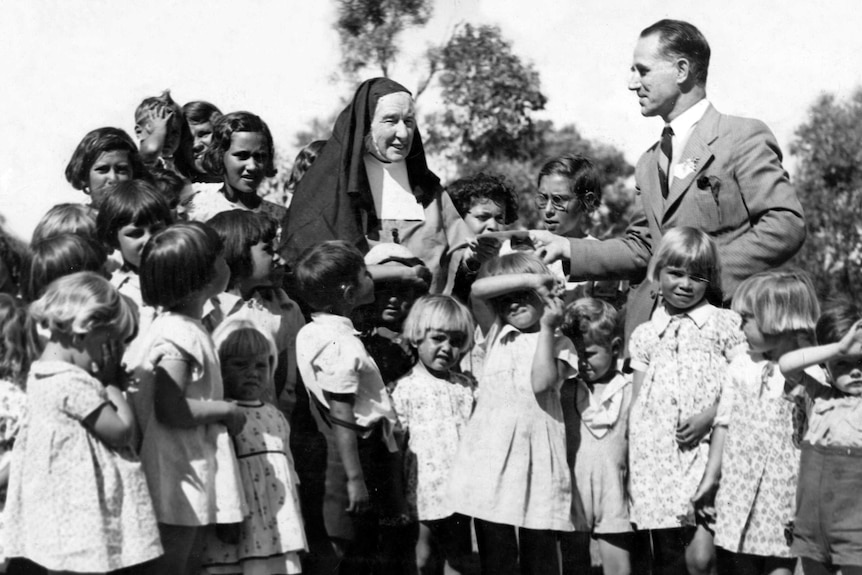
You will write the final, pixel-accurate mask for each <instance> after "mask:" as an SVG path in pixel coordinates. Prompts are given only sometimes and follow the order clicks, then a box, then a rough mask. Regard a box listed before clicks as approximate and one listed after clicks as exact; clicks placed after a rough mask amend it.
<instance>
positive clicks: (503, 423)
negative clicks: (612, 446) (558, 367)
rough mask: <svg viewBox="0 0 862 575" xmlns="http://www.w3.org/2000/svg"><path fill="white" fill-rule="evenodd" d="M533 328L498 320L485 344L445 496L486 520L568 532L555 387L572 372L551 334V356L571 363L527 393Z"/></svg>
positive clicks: (567, 483)
mask: <svg viewBox="0 0 862 575" xmlns="http://www.w3.org/2000/svg"><path fill="white" fill-rule="evenodd" d="M538 338H539V333H538V332H536V333H523V332H521V331H518V330H517V329H516V328H514V327H512V326H511V325H508V324H505V325H501V322H499V320H498V322H497V323H496V324H495V325H494V326H493V327H492V332H490V333H489V337H488V338H487V339H486V342H487V344H488V346H489V347H488V351H487V355H486V356H485V361H484V367H483V370H482V377H481V379H480V380H479V389H478V391H477V399H476V410H475V411H474V412H473V417H472V418H471V419H470V421H469V422H468V423H467V427H466V429H465V430H464V433H463V437H462V439H461V446H460V448H459V450H458V454H457V456H456V457H455V462H454V464H453V466H452V477H451V481H450V489H449V494H450V498H451V503H452V507H453V509H454V510H455V511H457V512H459V513H463V514H464V515H469V516H472V517H476V518H479V519H484V520H486V521H491V522H494V523H502V524H504V525H513V526H517V527H526V528H528V529H542V530H545V529H553V530H557V531H572V529H573V526H572V521H571V516H570V513H571V504H572V484H571V478H570V473H569V469H568V464H567V462H566V432H565V428H564V424H563V413H562V407H561V405H560V386H561V384H562V382H563V381H564V380H565V379H566V378H568V377H571V376H572V375H574V373H575V369H576V366H577V357H576V354H575V350H574V347H573V346H572V343H571V342H570V341H569V340H568V338H566V337H564V336H562V335H557V336H556V339H555V345H554V349H555V352H554V355H555V357H556V358H557V359H558V360H561V361H563V362H564V363H567V364H568V365H569V366H571V369H570V370H563V371H564V372H566V373H563V374H561V378H560V381H559V382H557V385H556V387H555V388H553V389H551V390H548V391H547V392H545V393H542V394H539V395H538V396H537V395H536V394H535V393H533V388H532V384H531V380H530V371H531V368H532V364H533V355H534V354H535V352H536V346H537V344H538Z"/></svg>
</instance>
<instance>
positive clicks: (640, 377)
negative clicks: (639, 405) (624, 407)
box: [631, 369, 646, 405]
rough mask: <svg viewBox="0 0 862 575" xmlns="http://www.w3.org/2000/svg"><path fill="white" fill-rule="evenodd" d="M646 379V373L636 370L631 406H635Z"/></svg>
mask: <svg viewBox="0 0 862 575" xmlns="http://www.w3.org/2000/svg"><path fill="white" fill-rule="evenodd" d="M644 377H646V372H645V371H641V370H639V369H636V370H634V371H633V372H632V401H631V404H632V405H634V404H635V400H636V399H637V398H638V392H640V390H641V385H643V382H644Z"/></svg>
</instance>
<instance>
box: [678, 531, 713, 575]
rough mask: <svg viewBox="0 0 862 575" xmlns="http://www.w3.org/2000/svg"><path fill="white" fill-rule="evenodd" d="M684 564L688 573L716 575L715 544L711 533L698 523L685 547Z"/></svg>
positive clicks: (693, 574)
mask: <svg viewBox="0 0 862 575" xmlns="http://www.w3.org/2000/svg"><path fill="white" fill-rule="evenodd" d="M685 565H686V567H687V568H688V572H689V574H690V575H716V569H715V544H714V543H713V541H712V533H710V532H709V531H707V530H706V528H705V527H704V526H703V525H698V526H697V529H696V531H695V532H694V537H692V539H691V542H689V544H688V546H686V548H685Z"/></svg>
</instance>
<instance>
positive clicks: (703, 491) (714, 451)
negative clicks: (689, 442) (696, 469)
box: [691, 425, 727, 509]
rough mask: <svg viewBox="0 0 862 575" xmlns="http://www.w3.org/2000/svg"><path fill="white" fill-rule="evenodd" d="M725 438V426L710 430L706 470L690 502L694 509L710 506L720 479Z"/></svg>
mask: <svg viewBox="0 0 862 575" xmlns="http://www.w3.org/2000/svg"><path fill="white" fill-rule="evenodd" d="M726 437H727V426H725V425H717V426H715V429H713V430H712V437H711V439H710V443H709V459H707V461H706V469H705V470H704V472H703V478H702V479H701V480H700V485H699V486H698V488H697V491H695V493H694V496H693V497H692V498H691V502H692V504H693V505H694V507H695V508H696V509H697V508H701V507H703V506H704V505H707V506H711V505H712V499H713V497H714V496H715V491H716V489H718V482H719V480H720V479H721V459H722V455H723V453H724V440H725V438H726Z"/></svg>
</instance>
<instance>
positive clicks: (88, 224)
mask: <svg viewBox="0 0 862 575" xmlns="http://www.w3.org/2000/svg"><path fill="white" fill-rule="evenodd" d="M96 214H97V212H96V210H94V209H93V208H91V207H90V206H84V205H81V204H57V205H55V206H53V207H52V208H51V209H50V210H48V211H47V212H45V215H44V216H42V219H41V220H39V223H38V224H36V228H35V229H34V230H33V237H32V238H31V239H30V245H33V244H35V243H37V242H41V241H42V240H47V239H48V238H50V237H52V236H57V235H60V234H78V235H79V236H84V237H85V238H88V239H91V240H96V239H97V238H98V233H97V232H96Z"/></svg>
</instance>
